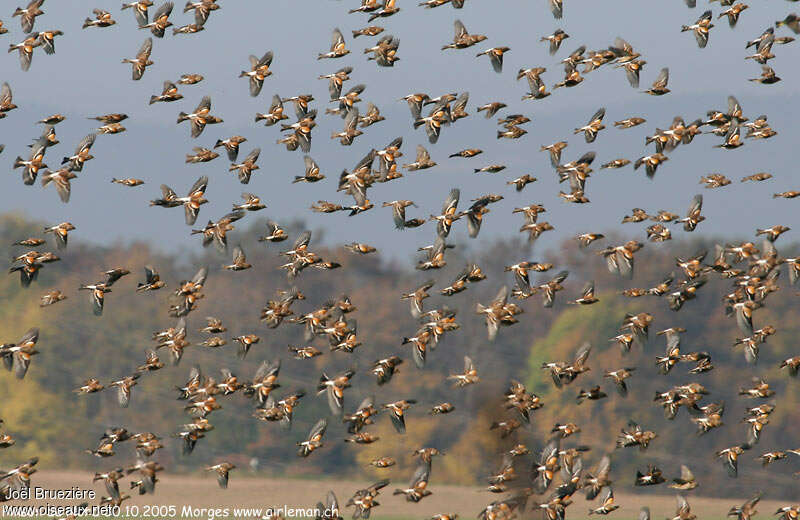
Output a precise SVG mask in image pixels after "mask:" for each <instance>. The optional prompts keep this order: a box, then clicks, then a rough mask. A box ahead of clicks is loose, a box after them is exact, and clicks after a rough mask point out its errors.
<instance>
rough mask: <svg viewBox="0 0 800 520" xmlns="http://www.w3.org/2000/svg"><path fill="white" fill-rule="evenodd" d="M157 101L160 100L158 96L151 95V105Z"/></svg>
mask: <svg viewBox="0 0 800 520" xmlns="http://www.w3.org/2000/svg"><path fill="white" fill-rule="evenodd" d="M156 101H158V96H150V104H151V105H152V104H153V103H155V102H156Z"/></svg>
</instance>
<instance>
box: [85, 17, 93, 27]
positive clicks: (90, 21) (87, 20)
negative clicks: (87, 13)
mask: <svg viewBox="0 0 800 520" xmlns="http://www.w3.org/2000/svg"><path fill="white" fill-rule="evenodd" d="M90 25H92V19H91V18H87V19H86V20H84V21H83V29H86V28H87V27H89V26H90Z"/></svg>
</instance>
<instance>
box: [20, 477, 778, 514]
mask: <svg viewBox="0 0 800 520" xmlns="http://www.w3.org/2000/svg"><path fill="white" fill-rule="evenodd" d="M88 477H89V475H88V474H87V473H78V472H53V471H42V472H41V473H37V474H36V476H35V477H34V482H33V485H34V486H39V487H42V488H46V489H69V488H71V487H73V486H78V487H79V488H80V489H94V490H95V492H96V493H98V496H100V494H105V490H104V488H103V486H102V484H100V483H97V485H95V486H93V487H92V483H91V479H90V478H88ZM128 482H129V480H128V479H126V480H125V481H124V482H123V483H124V484H125V487H127V486H128ZM368 484H369V483H366V482H343V481H341V480H305V479H304V480H289V479H272V478H262V477H253V476H248V475H246V474H245V472H243V471H242V472H239V473H238V474H237V473H236V472H234V473H233V474H232V476H231V481H230V486H229V488H228V489H227V490H223V489H220V488H219V487H218V486H217V483H216V481H215V478H214V477H213V476H212V475H210V474H209V475H207V476H193V475H192V476H188V475H164V476H163V478H161V477H160V478H159V482H158V484H157V487H156V494H155V495H152V496H144V497H140V496H138V495H137V496H135V497H133V498H132V499H130V500H128V501H126V502H125V503H124V504H125V505H128V506H138V507H139V511H142V510H144V508H145V507H146V506H154V505H155V506H157V505H166V506H169V505H174V506H176V510H177V511H178V514H177V516H178V517H180V511H181V509H182V508H183V507H184V506H185V505H191V506H192V507H196V508H225V507H229V508H234V507H239V508H268V507H280V506H286V507H290V508H309V507H313V506H314V505H315V504H316V502H317V501H318V500H320V499H321V498H322V497H324V496H325V494H326V493H327V491H328V490H333V491H334V492H335V493H336V495H337V496H338V498H339V500H340V502H341V506H342V507H344V504H345V502H346V501H347V499H348V498H349V497H350V496H351V495H352V493H353V491H354V490H356V489H359V488H361V487H365V486H366V485H368ZM401 484H402V483H401ZM394 487H395V486H394V483H392V484H390V485H389V486H388V488H387V490H388V492H387V490H384V491H383V492H382V494H381V496H380V497H379V499H378V500H379V502H380V503H381V506H380V507H379V508H377V509H376V511H375V513H374V515H373V516H372V517H371V518H373V519H376V520H380V519H384V518H385V519H393V520H399V519H410V518H419V519H422V518H428V517H430V516H432V515H434V514H437V513H450V512H455V513H458V514H459V516H460V517H461V518H474V517H475V515H477V513H478V512H479V511H480V510H481V509H482V508H483V507H484V506H485V505H486V504H488V503H489V502H491V501H492V500H495V499H497V498H498V497H499V495H492V494H490V493H488V492H486V491H483V490H481V489H479V488H471V487H458V486H444V485H441V486H437V485H435V484H434V485H433V486H431V490H432V491H433V495H431V496H429V497H427V498H426V499H424V500H423V501H422V502H420V503H418V504H413V503H408V502H406V501H405V500H403V499H402V497H396V496H392V495H391V491H392V490H393V489H394ZM698 490H699V489H698ZM648 491H649V490H648ZM659 491H661V492H662V493H663V492H664V491H666V488H660V489H659ZM706 492H708V490H706ZM615 498H616V501H617V503H619V504H620V505H621V509H620V510H618V511H617V512H615V513H613V514H612V515H610V517H608V518H609V519H610V520H632V519H634V518H636V517H637V515H638V512H639V509H640V508H641V507H642V506H645V505H646V506H649V507H650V510H651V518H652V519H653V520H662V519H664V518H671V517H673V516H674V510H675V498H674V496H673V495H671V494H666V493H665V494H654V493H651V492H645V493H639V494H635V495H633V494H624V493H615ZM688 498H689V502H690V504H691V506H692V512H693V513H694V514H696V515H697V517H698V518H701V519H703V520H720V519H722V518H724V517H725V514H726V513H727V511H728V510H729V509H730V507H731V506H732V505H735V504H738V503H741V502H743V501H744V497H743V498H741V499H730V498H726V499H719V498H712V497H708V496H699V495H698V496H693V495H689V497H688ZM574 501H575V503H574V504H573V505H572V506H571V507H570V508H569V510H568V517H572V518H576V517H577V518H584V517H586V512H587V510H588V507H589V506H588V503H587V502H586V501H585V500H584V499H583V497H582V496H576V497H575V500H574ZM94 502H96V501H93V503H94ZM18 503H20V502H10V504H18ZM52 503H54V504H58V503H61V504H68V503H71V504H75V503H76V501H72V502H58V501H52ZM30 504H31V505H33V504H36V502H35V501H32V502H31V503H30ZM780 505H785V504H779V503H778V502H774V501H767V500H765V501H762V502H761V503H760V504H759V510H760V511H761V513H760V516H762V517H766V516H769V515H771V514H772V512H774V511H775V510H776V509H777V508H778V507H779V506H780ZM124 511H125V510H124V509H123V512H124ZM351 511H352V509H349V508H347V509H345V512H344V513H345V516H346V517H349V516H350V513H351ZM526 516H528V517H530V515H526Z"/></svg>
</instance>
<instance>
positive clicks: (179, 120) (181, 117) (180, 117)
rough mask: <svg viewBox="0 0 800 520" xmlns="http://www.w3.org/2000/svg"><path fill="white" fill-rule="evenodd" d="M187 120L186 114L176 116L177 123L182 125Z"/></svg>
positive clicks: (187, 115)
mask: <svg viewBox="0 0 800 520" xmlns="http://www.w3.org/2000/svg"><path fill="white" fill-rule="evenodd" d="M187 119H189V114H187V113H186V112H181V113H179V114H178V123H182V122H184V121H186V120H187Z"/></svg>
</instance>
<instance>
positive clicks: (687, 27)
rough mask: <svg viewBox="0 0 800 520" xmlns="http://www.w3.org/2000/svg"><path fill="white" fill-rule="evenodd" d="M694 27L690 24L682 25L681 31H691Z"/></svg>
mask: <svg viewBox="0 0 800 520" xmlns="http://www.w3.org/2000/svg"><path fill="white" fill-rule="evenodd" d="M691 30H692V28H691V27H689V26H688V25H681V32H686V31H691Z"/></svg>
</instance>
